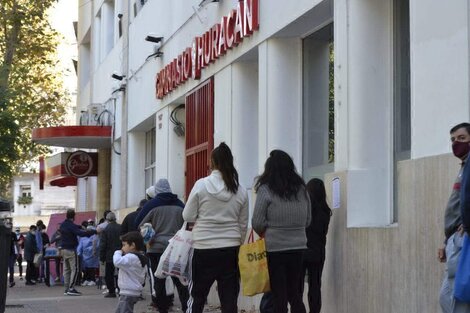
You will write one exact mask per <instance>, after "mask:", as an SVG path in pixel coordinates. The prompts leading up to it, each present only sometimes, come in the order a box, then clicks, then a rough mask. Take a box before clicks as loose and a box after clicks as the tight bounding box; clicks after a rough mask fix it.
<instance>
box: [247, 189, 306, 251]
mask: <svg viewBox="0 0 470 313" xmlns="http://www.w3.org/2000/svg"><path fill="white" fill-rule="evenodd" d="M310 222H311V208H310V198H309V197H308V194H307V191H306V190H305V189H304V188H301V189H300V190H299V192H298V193H297V199H295V198H292V199H290V200H285V199H282V198H280V197H279V196H277V195H275V194H274V193H273V192H272V191H271V190H270V189H269V188H268V186H267V185H261V186H260V187H259V189H258V193H257V195H256V203H255V209H254V212H253V219H252V221H251V223H252V226H253V229H254V230H255V231H256V233H258V234H263V233H264V236H265V237H264V239H265V242H266V250H267V251H268V252H275V251H286V250H297V249H306V248H307V237H306V235H305V228H306V227H307V226H309V225H310Z"/></svg>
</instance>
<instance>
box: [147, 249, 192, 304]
mask: <svg viewBox="0 0 470 313" xmlns="http://www.w3.org/2000/svg"><path fill="white" fill-rule="evenodd" d="M162 254H163V253H147V256H148V257H149V258H150V264H152V273H155V271H156V270H157V266H158V262H160V258H161V256H162ZM154 268H155V269H154ZM171 279H172V281H173V284H174V285H175V287H176V290H178V296H179V299H180V302H181V309H182V310H183V312H186V309H187V308H188V299H189V291H188V287H186V286H183V284H181V282H180V280H179V279H178V278H176V277H172V278H171ZM165 280H166V279H161V278H157V277H155V278H154V286H153V287H154V289H155V295H156V296H155V298H156V299H155V304H156V305H157V309H158V311H160V313H165V312H168V309H169V308H170V306H171V303H172V302H173V296H167V295H166V288H165Z"/></svg>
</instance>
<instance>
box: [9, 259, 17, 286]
mask: <svg viewBox="0 0 470 313" xmlns="http://www.w3.org/2000/svg"><path fill="white" fill-rule="evenodd" d="M15 262H16V254H10V258H9V260H8V272H9V273H10V275H9V281H10V283H12V282H14V281H15V279H14V275H15Z"/></svg>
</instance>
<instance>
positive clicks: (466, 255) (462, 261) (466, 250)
mask: <svg viewBox="0 0 470 313" xmlns="http://www.w3.org/2000/svg"><path fill="white" fill-rule="evenodd" d="M454 297H455V299H457V300H459V301H462V302H467V303H468V302H470V241H469V238H468V235H467V234H465V237H464V239H463V246H462V250H461V252H460V258H459V264H458V267H457V272H456V273H455V285H454Z"/></svg>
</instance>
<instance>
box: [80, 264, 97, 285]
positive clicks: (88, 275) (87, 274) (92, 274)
mask: <svg viewBox="0 0 470 313" xmlns="http://www.w3.org/2000/svg"><path fill="white" fill-rule="evenodd" d="M83 272H84V275H83V280H84V281H93V282H94V281H96V268H94V267H85V270H84V271H83Z"/></svg>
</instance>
